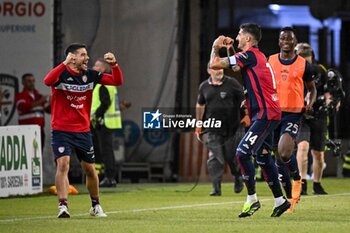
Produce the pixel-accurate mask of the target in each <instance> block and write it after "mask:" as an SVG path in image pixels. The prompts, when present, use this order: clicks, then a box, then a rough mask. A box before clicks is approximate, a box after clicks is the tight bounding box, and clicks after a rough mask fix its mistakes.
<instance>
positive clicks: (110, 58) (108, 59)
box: [103, 52, 117, 66]
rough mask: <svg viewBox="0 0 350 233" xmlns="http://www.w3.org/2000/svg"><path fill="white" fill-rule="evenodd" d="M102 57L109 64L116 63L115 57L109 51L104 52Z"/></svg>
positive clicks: (113, 64)
mask: <svg viewBox="0 0 350 233" xmlns="http://www.w3.org/2000/svg"><path fill="white" fill-rule="evenodd" d="M103 59H104V60H105V61H106V62H107V63H108V64H110V65H111V66H115V65H116V64H117V59H116V58H115V56H114V54H113V53H111V52H108V53H106V54H105V55H104V56H103Z"/></svg>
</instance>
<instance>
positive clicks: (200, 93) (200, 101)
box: [197, 83, 205, 105]
mask: <svg viewBox="0 0 350 233" xmlns="http://www.w3.org/2000/svg"><path fill="white" fill-rule="evenodd" d="M204 84H205V83H202V84H201V85H200V86H199V90H198V97H197V103H198V104H200V105H205V97H204V95H203V89H204Z"/></svg>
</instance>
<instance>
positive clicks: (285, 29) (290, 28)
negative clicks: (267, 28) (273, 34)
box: [280, 27, 296, 35]
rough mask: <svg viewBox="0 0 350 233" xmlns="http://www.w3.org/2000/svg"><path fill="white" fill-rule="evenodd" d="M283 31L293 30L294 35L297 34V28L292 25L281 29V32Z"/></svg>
mask: <svg viewBox="0 0 350 233" xmlns="http://www.w3.org/2000/svg"><path fill="white" fill-rule="evenodd" d="M281 32H293V33H294V35H296V33H295V29H294V28H292V27H283V28H281V30H280V34H281Z"/></svg>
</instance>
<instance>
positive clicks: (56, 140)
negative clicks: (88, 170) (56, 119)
mask: <svg viewBox="0 0 350 233" xmlns="http://www.w3.org/2000/svg"><path fill="white" fill-rule="evenodd" d="M51 145H52V150H53V153H54V155H55V160H56V159H58V158H60V157H62V156H66V155H68V156H71V155H72V153H73V151H75V152H76V154H77V156H78V159H79V161H81V160H83V161H85V162H87V163H95V153H94V147H93V144H92V138H91V133H90V132H84V133H74V132H65V131H60V130H53V131H52V142H51Z"/></svg>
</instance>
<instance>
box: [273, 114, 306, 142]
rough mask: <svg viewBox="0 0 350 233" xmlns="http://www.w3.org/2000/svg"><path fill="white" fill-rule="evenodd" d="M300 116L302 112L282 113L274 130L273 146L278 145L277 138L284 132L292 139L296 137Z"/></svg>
mask: <svg viewBox="0 0 350 233" xmlns="http://www.w3.org/2000/svg"><path fill="white" fill-rule="evenodd" d="M302 117H303V115H302V113H289V112H283V113H282V120H281V123H280V125H279V126H278V127H277V129H276V130H275V132H274V145H275V146H277V145H278V141H279V138H280V137H281V136H282V135H283V134H285V133H288V134H289V135H290V136H291V137H292V138H293V139H296V137H297V136H298V134H299V130H300V124H301V120H302Z"/></svg>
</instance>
